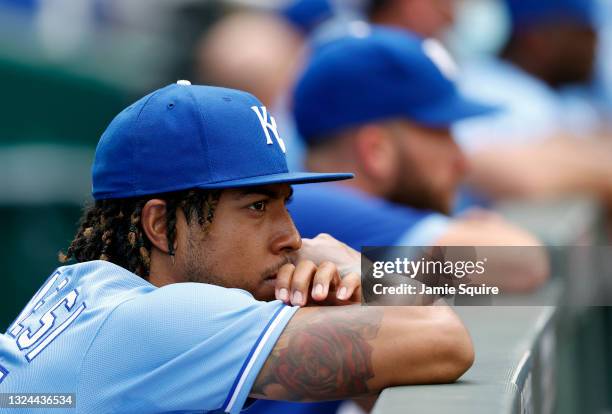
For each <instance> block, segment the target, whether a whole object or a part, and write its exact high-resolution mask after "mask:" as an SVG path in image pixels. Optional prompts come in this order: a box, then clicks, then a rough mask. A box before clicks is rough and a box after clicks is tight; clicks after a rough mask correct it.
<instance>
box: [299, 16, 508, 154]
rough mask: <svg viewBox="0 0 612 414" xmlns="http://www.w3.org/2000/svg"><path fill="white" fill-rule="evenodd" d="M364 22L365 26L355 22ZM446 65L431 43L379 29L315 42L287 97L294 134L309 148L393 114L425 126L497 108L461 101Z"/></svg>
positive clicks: (364, 29) (439, 48)
mask: <svg viewBox="0 0 612 414" xmlns="http://www.w3.org/2000/svg"><path fill="white" fill-rule="evenodd" d="M362 24H363V25H365V23H362ZM454 69H455V67H454V63H453V61H452V59H451V58H450V55H448V54H447V52H446V51H445V50H444V48H443V47H442V46H441V45H440V44H439V43H437V42H436V41H434V40H432V39H427V40H425V39H422V38H420V37H418V36H416V35H413V34H411V33H409V32H406V31H403V30H397V29H390V28H383V27H380V26H359V30H357V31H356V32H355V34H348V35H343V36H341V37H339V38H336V39H333V40H330V41H328V42H325V43H323V44H321V45H320V46H319V47H318V48H317V49H316V50H315V51H314V52H313V55H312V57H311V59H310V62H308V64H307V66H306V68H305V70H304V72H303V73H302V75H301V76H300V78H299V80H298V82H297V84H296V86H295V89H294V93H293V115H294V117H295V121H296V126H297V129H298V131H299V133H300V135H301V136H302V137H303V138H304V140H306V142H307V143H310V144H313V143H316V142H318V141H320V140H321V139H323V138H325V137H326V136H328V135H329V134H331V133H333V132H337V131H340V130H342V129H345V128H348V127H352V126H358V125H362V124H365V123H368V122H373V121H378V120H384V119H389V118H394V117H403V118H407V119H410V120H412V121H414V122H416V123H418V124H421V125H425V126H432V127H446V126H450V125H451V124H453V123H454V122H456V121H459V120H462V119H465V118H469V117H472V116H477V115H483V114H487V113H490V112H492V111H495V110H496V109H497V108H494V107H491V106H487V105H484V104H480V103H477V102H472V101H470V100H467V99H466V98H464V97H463V96H461V95H460V94H459V92H458V90H457V88H456V86H455V84H454V82H453V81H452V80H451V78H452V76H453V73H452V72H453V70H454Z"/></svg>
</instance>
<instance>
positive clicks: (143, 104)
mask: <svg viewBox="0 0 612 414" xmlns="http://www.w3.org/2000/svg"><path fill="white" fill-rule="evenodd" d="M285 151H286V148H285V143H284V141H283V140H282V137H281V136H279V135H278V131H277V129H276V121H275V120H274V118H273V117H272V116H271V115H270V114H269V113H268V112H267V110H266V108H265V107H264V106H263V105H262V104H261V102H260V101H259V100H258V99H257V98H255V97H254V96H253V95H251V94H249V93H246V92H242V91H238V90H233V89H226V88H217V87H211V86H196V85H191V84H190V83H189V82H188V81H179V82H177V84H173V85H169V86H166V87H165V88H162V89H159V90H157V91H155V92H153V93H151V94H149V95H147V96H145V97H144V98H141V99H140V100H138V101H137V102H136V103H134V104H133V105H131V106H129V107H128V108H126V109H124V110H123V111H122V112H121V113H120V114H119V115H117V117H115V119H114V120H113V121H112V122H111V123H110V125H109V126H108V128H107V129H106V131H105V132H104V134H103V135H102V138H100V142H99V143H98V147H97V148H96V154H95V159H94V163H93V167H92V175H93V189H92V192H93V196H94V198H95V199H96V200H100V199H109V198H127V197H136V196H142V195H148V194H159V193H166V192H172V191H179V190H187V189H191V188H202V189H213V188H234V187H246V186H256V185H266V184H274V183H292V184H299V183H310V182H320V181H334V180H343V179H347V178H351V177H352V174H317V173H299V172H289V171H288V168H287V162H286V160H285Z"/></svg>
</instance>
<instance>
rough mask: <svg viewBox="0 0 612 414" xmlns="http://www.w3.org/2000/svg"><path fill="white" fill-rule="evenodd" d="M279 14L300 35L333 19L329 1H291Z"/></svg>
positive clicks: (332, 10)
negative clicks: (298, 31) (299, 32)
mask: <svg viewBox="0 0 612 414" xmlns="http://www.w3.org/2000/svg"><path fill="white" fill-rule="evenodd" d="M280 13H281V16H283V17H284V18H285V19H286V20H288V21H289V23H291V24H292V25H293V26H294V27H296V28H297V29H298V30H300V31H301V32H302V33H304V34H309V33H310V32H312V31H313V30H314V29H315V28H316V27H317V26H318V25H319V24H321V23H323V22H324V21H325V20H327V19H329V18H331V17H333V15H334V9H333V7H332V5H331V3H330V2H329V0H292V1H291V2H290V3H289V4H288V5H287V6H285V7H284V8H283V9H282V10H281V11H280Z"/></svg>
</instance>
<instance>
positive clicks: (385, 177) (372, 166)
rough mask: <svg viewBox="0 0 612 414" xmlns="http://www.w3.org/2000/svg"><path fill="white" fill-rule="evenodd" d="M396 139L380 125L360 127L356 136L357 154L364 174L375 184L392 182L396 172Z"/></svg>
mask: <svg viewBox="0 0 612 414" xmlns="http://www.w3.org/2000/svg"><path fill="white" fill-rule="evenodd" d="M393 138H394V137H392V136H390V134H389V132H388V131H387V130H386V129H385V128H384V127H382V126H380V125H374V124H371V125H365V126H362V127H360V128H359V129H358V130H357V131H356V134H355V136H354V140H353V142H354V145H355V153H356V155H357V157H358V159H359V164H360V167H361V170H362V174H365V175H366V176H367V177H368V178H369V179H370V180H371V181H372V182H374V183H380V182H382V183H385V182H390V181H391V180H392V179H393V175H394V172H395V170H396V165H395V164H396V159H397V157H396V156H395V154H394V152H395V148H396V146H395V145H393V142H392V141H391V140H392V139H393Z"/></svg>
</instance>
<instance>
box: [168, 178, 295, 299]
mask: <svg viewBox="0 0 612 414" xmlns="http://www.w3.org/2000/svg"><path fill="white" fill-rule="evenodd" d="M291 192H292V190H291V187H290V186H289V185H287V184H276V185H268V186H262V187H249V188H245V189H229V190H224V191H223V192H222V194H221V197H220V199H219V202H218V204H217V207H216V209H215V213H214V218H213V222H212V224H211V225H210V227H209V228H208V232H207V233H206V234H205V233H204V231H203V230H202V227H200V226H199V225H198V224H197V220H192V223H191V224H190V225H189V226H187V225H186V223H185V222H184V220H183V221H182V223H183V224H184V225H183V226H181V228H182V230H183V231H182V233H183V235H181V234H178V235H177V236H178V237H177V239H178V240H179V245H178V248H177V253H176V254H177V257H176V260H177V266H180V268H181V269H182V272H183V273H184V276H185V279H186V281H191V282H203V283H211V284H215V285H219V286H224V287H229V288H241V289H244V290H247V291H249V292H251V293H252V294H253V296H255V298H256V299H259V300H273V299H274V285H275V282H276V280H275V278H276V273H277V272H278V269H279V268H280V267H281V266H282V265H283V264H285V263H287V262H288V261H289V255H290V253H292V252H294V251H296V250H297V249H299V248H300V246H301V243H302V241H301V238H300V235H299V233H298V232H297V230H296V228H295V226H294V224H293V221H292V219H291V216H290V215H289V212H288V211H287V208H286V203H287V201H288V199H289V197H290V196H291ZM177 231H179V232H180V229H179V228H177ZM179 261H180V263H178V262H179Z"/></svg>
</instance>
